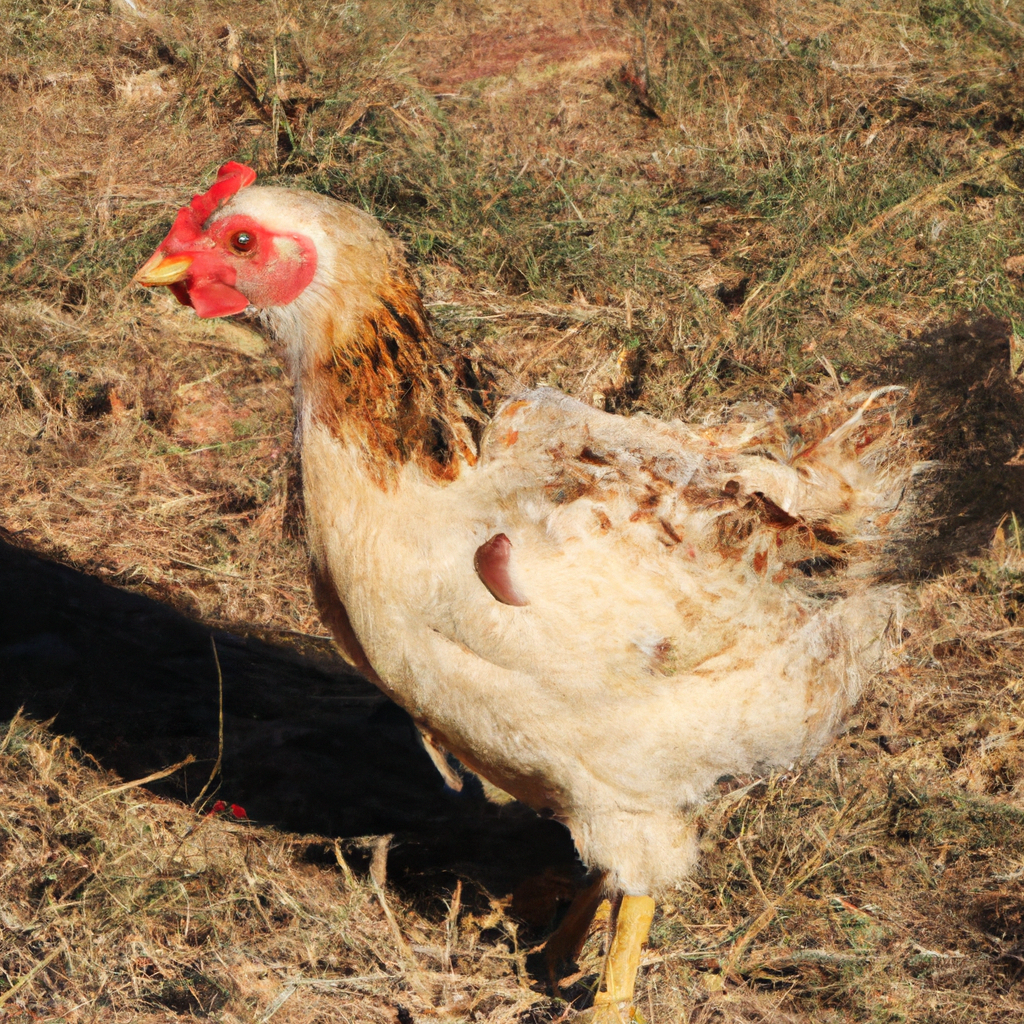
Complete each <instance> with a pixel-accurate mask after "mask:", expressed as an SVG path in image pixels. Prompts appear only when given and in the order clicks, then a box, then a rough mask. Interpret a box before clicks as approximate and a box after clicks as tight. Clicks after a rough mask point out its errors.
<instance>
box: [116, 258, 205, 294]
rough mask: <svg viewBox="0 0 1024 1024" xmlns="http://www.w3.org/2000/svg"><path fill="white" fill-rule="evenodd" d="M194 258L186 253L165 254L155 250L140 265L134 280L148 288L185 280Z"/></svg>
mask: <svg viewBox="0 0 1024 1024" xmlns="http://www.w3.org/2000/svg"><path fill="white" fill-rule="evenodd" d="M194 258H195V257H193V256H188V255H186V254H185V253H181V254H179V255H178V256H165V255H164V254H163V253H161V252H155V253H153V255H152V256H150V257H149V259H148V260H146V262H145V263H143V264H142V266H141V267H139V270H138V273H137V274H136V275H135V277H133V278H132V280H133V281H134V282H135V283H136V284H143V285H145V286H146V287H147V288H155V287H156V286H157V285H161V284H177V282H178V281H184V280H185V278H186V277H187V276H188V271H189V267H191V266H192V260H193V259H194Z"/></svg>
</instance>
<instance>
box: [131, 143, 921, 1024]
mask: <svg viewBox="0 0 1024 1024" xmlns="http://www.w3.org/2000/svg"><path fill="white" fill-rule="evenodd" d="M254 179H255V173H254V172H253V171H251V170H250V169H249V168H246V167H243V166H241V165H239V164H236V163H229V164H226V165H225V166H224V167H222V168H221V170H220V173H219V175H218V177H217V180H216V182H215V184H214V185H213V186H212V188H211V189H210V190H209V191H208V192H207V193H205V194H204V195H201V196H196V197H194V198H193V200H192V202H191V203H190V204H189V205H188V206H186V207H184V208H183V209H182V210H181V211H180V212H179V214H178V216H177V219H176V220H175V222H174V226H173V227H172V229H171V231H170V233H169V234H168V235H167V237H166V238H165V239H164V241H163V242H162V243H161V245H160V247H159V248H158V249H157V251H156V252H155V253H154V255H153V256H152V257H151V259H149V260H148V261H147V262H146V264H145V265H144V266H143V267H142V268H141V269H140V271H139V272H138V274H137V276H136V280H137V281H138V282H139V283H141V284H143V285H146V286H156V285H169V286H170V287H171V289H172V290H173V291H174V294H175V295H176V296H177V298H178V299H179V300H180V301H181V302H183V303H185V304H187V305H190V306H192V307H193V308H194V309H195V311H196V313H198V314H199V315H200V316H203V317H216V316H230V315H232V314H236V313H241V312H243V311H244V310H248V311H249V312H250V313H251V314H255V315H257V316H258V317H259V320H260V321H261V322H262V324H263V326H264V328H265V330H266V333H267V335H268V338H269V339H270V341H271V343H272V345H274V346H275V347H276V351H277V352H278V353H279V354H280V356H281V358H282V359H283V361H284V363H285V364H286V366H287V368H288V370H289V372H290V375H291V379H292V381H293V382H294V388H295V410H296V423H297V426H296V430H297V445H298V449H299V451H300V453H301V460H302V478H303V486H304V497H305V506H306V512H307V517H308V534H309V545H310V554H311V561H312V579H313V586H314V592H315V596H316V600H317V603H318V606H319V608H320V611H321V613H322V616H323V618H324V621H325V622H326V623H327V625H328V626H329V628H330V629H331V631H332V632H333V634H334V636H335V638H336V640H337V643H338V645H339V647H340V649H341V651H342V652H343V653H344V654H345V655H346V657H347V658H348V659H349V660H350V661H351V662H352V663H353V664H354V665H356V666H357V667H358V668H360V669H361V670H362V671H363V672H365V673H366V675H367V676H369V677H370V678H371V679H372V680H374V682H376V683H377V684H378V685H379V686H380V687H381V688H382V689H383V690H384V691H385V692H386V693H387V694H388V695H389V696H390V697H392V698H393V699H394V700H395V701H397V702H398V703H399V704H400V705H401V706H402V707H404V708H405V709H406V710H407V711H408V712H409V714H410V715H411V716H412V717H413V719H415V721H416V722H417V723H418V724H419V726H420V728H421V729H422V730H423V732H424V734H425V735H426V736H427V738H428V740H429V742H430V743H431V745H432V746H433V747H434V748H435V750H437V749H440V750H446V751H450V752H451V753H452V754H454V755H455V757H457V758H458V760H459V761H461V762H462V763H463V764H464V765H466V766H467V767H468V768H470V769H472V770H473V771H475V772H478V773H479V774H480V775H482V776H483V777H484V778H486V779H488V780H490V781H491V782H492V783H494V784H495V785H496V786H499V787H500V788H501V789H503V790H506V791H507V792H509V793H511V794H512V795H513V796H515V797H516V798H518V799H519V800H521V801H523V802H525V803H526V804H528V805H530V806H531V807H533V808H536V809H537V810H538V811H543V812H545V813H549V814H553V815H554V816H555V817H557V818H558V819H559V820H561V821H562V822H564V823H565V824H566V825H567V826H568V828H569V829H570V831H571V832H572V835H573V838H574V840H575V842H576V845H577V848H578V850H579V853H580V856H581V857H582V858H583V860H584V861H585V862H586V863H587V864H588V865H590V866H592V867H593V868H594V869H597V870H598V871H600V872H602V873H603V876H602V877H604V878H605V883H604V884H606V886H607V887H608V888H609V889H610V890H612V891H618V892H622V893H624V895H623V897H622V901H621V904H620V905H619V910H618V916H617V920H616V925H615V932H614V937H613V940H612V943H611V946H610V951H609V954H608V957H607V959H606V963H605V968H604V973H603V977H602V981H601V984H600V987H599V990H598V992H597V995H596V997H595V1009H594V1011H593V1012H594V1019H595V1020H598V1021H618V1020H620V1019H627V1018H628V1017H629V1016H630V1014H631V1013H632V999H633V990H634V979H635V975H636V972H637V965H638V963H639V957H640V949H641V946H642V944H643V943H644V942H645V941H646V937H647V932H648V928H649V926H650V923H651V919H652V915H653V912H654V900H653V898H652V897H653V896H654V895H656V894H658V893H659V892H661V891H662V890H664V889H666V888H667V887H670V886H673V885H675V884H677V883H678V882H680V880H682V879H683V878H685V877H686V875H687V873H688V872H690V870H691V869H692V867H693V865H694V861H695V858H696V855H697V844H696V840H695V833H694V828H693V826H692V824H691V823H690V819H689V818H688V817H687V811H688V810H689V809H691V808H693V807H694V806H695V805H697V804H699V802H700V801H701V800H702V799H703V798H704V797H705V795H706V794H707V792H708V790H709V789H710V787H711V786H712V785H713V784H714V782H715V781H716V780H717V779H719V778H720V777H722V776H725V775H735V774H740V773H748V772H762V771H765V770H767V769H768V768H770V767H771V766H789V765H791V764H793V763H794V762H795V761H798V760H800V759H803V758H807V757H810V756H811V755H813V754H814V753H815V752H816V751H818V750H819V749H820V748H821V747H822V745H823V744H825V743H826V742H827V741H828V740H829V738H830V737H831V736H832V735H833V733H834V731H835V730H836V728H837V726H838V725H839V723H840V721H841V718H842V715H843V713H844V711H846V710H847V709H848V708H849V707H850V705H851V703H852V702H853V701H855V700H856V698H857V696H858V694H859V693H860V690H861V687H862V684H863V680H864V679H865V676H866V675H867V674H869V673H870V672H872V671H873V670H874V669H875V667H876V665H877V664H878V661H879V658H880V656H881V654H882V651H883V647H884V634H885V630H886V625H887V622H888V620H889V617H890V613H891V609H892V607H893V600H894V589H893V587H892V586H891V585H888V584H886V583H884V582H881V581H882V580H883V579H884V577H885V574H886V572H887V566H888V564H889V561H890V555H891V552H892V550H893V549H894V547H895V546H896V545H897V543H898V540H899V536H898V535H899V531H900V529H902V524H903V523H904V521H905V520H906V518H907V508H908V506H909V504H910V500H909V498H907V497H906V495H907V494H908V493H910V491H911V488H910V487H909V484H910V481H911V477H912V475H913V465H912V459H911V458H910V457H909V453H910V451H911V446H910V442H909V441H908V438H907V436H906V431H905V430H904V428H903V427H902V426H901V422H902V421H901V418H900V415H899V413H898V408H899V401H900V398H901V391H900V389H897V388H880V389H877V390H874V391H872V392H870V393H865V394H858V395H848V396H842V395H837V394H833V397H832V398H830V399H827V400H819V401H818V402H817V404H814V403H805V404H806V405H807V407H806V408H804V409H803V410H802V411H800V410H795V409H794V410H793V411H792V412H791V413H790V415H789V417H788V418H787V417H786V416H783V415H782V414H780V413H779V412H777V411H774V410H772V409H761V410H759V411H758V412H757V413H756V414H752V413H750V412H749V411H748V412H747V413H746V414H744V413H742V412H740V413H737V414H733V415H730V416H726V417H723V418H722V419H721V421H720V422H717V423H706V424H703V425H694V426H689V425H686V424H683V423H679V422H673V423H665V422H660V421H658V420H655V419H652V418H650V417H647V416H644V415H635V416H631V417H626V416H615V415H611V414H608V413H605V412H603V411H598V410H597V409H595V408H592V407H590V406H588V405H585V404H582V403H580V402H578V401H576V400H574V399H572V398H570V397H567V396H566V395H564V394H562V393H560V392H559V391H557V390H555V389H553V388H548V387H538V388H536V389H534V390H530V391H523V392H522V393H519V394H513V395H510V396H509V397H508V398H507V400H505V401H504V402H503V404H501V405H500V406H499V407H497V409H496V411H495V413H494V415H493V417H488V415H487V413H486V411H485V409H484V403H483V402H482V400H481V396H480V392H479V388H477V387H474V383H473V381H471V380H468V378H467V375H466V374H463V375H462V378H460V377H459V375H458V374H456V373H455V372H453V371H450V370H447V369H446V368H445V363H446V358H445V354H444V351H443V350H442V348H441V347H440V346H439V344H438V342H437V341H436V340H435V339H434V337H433V336H432V334H431V331H430V327H429V325H428V323H427V320H426V317H425V314H424V310H423V306H422V304H421V300H420V296H419V293H418V290H417V287H416V285H415V283H414V281H413V279H412V277H411V275H410V272H409V269H408V267H407V264H406V262H405V260H404V258H403V255H402V251H401V248H400V245H399V244H398V243H397V242H395V241H394V240H392V239H391V238H389V237H388V236H387V235H386V234H385V233H384V231H383V230H382V229H381V228H380V227H379V225H378V224H377V223H376V221H375V220H374V219H373V218H372V217H370V216H369V215H367V214H366V213H363V212H362V211H360V210H358V209H356V208H354V207H352V206H349V205H347V204H345V203H342V202H338V201H337V200H334V199H332V198H329V197H326V196H322V195H317V194H315V193H312V192H305V191H298V190H294V189H284V188H265V187H249V186H251V184H252V182H253V181H254ZM438 760H441V759H440V757H439V758H438ZM595 891H596V890H592V891H591V893H590V894H589V895H588V899H590V901H591V905H593V895H594V892H595ZM575 916H576V917H577V918H578V917H580V915H579V914H577V915H575ZM585 916H586V915H583V917H584V918H585ZM571 945H572V943H571V942H570V943H569V945H568V946H565V948H566V949H568V948H569V947H571Z"/></svg>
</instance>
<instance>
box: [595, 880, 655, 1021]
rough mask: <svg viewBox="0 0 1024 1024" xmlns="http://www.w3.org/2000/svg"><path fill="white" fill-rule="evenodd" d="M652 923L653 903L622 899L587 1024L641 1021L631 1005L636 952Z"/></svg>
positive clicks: (640, 898) (647, 898)
mask: <svg viewBox="0 0 1024 1024" xmlns="http://www.w3.org/2000/svg"><path fill="white" fill-rule="evenodd" d="M652 920H654V900H653V899H651V897H650V896H629V895H626V896H623V897H622V903H621V904H620V905H619V913H618V917H617V918H616V920H615V931H614V934H613V935H612V941H611V946H610V947H609V949H608V956H607V958H606V959H605V963H604V971H603V972H602V975H601V984H600V985H599V986H598V990H597V995H596V996H594V1008H593V1010H591V1013H590V1015H589V1016H588V1017H587V1018H586V1020H587V1024H628V1022H629V1021H642V1020H643V1017H642V1016H641V1015H640V1013H639V1011H637V1009H636V1007H635V1006H633V988H634V986H635V984H636V972H637V971H638V970H639V968H640V952H641V950H642V949H643V945H644V943H645V942H646V941H647V935H648V933H649V932H650V930H651V921H652Z"/></svg>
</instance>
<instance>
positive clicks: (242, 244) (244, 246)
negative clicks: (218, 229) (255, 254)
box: [229, 231, 256, 253]
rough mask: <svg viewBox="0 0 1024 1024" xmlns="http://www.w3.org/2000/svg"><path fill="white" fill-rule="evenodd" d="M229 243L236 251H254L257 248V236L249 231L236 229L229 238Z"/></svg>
mask: <svg viewBox="0 0 1024 1024" xmlns="http://www.w3.org/2000/svg"><path fill="white" fill-rule="evenodd" d="M229 244H230V245H231V248H232V249H234V250H235V252H241V253H246V252H252V251H253V249H255V248H256V236H255V235H251V234H249V232H248V231H236V232H235V233H234V234H233V235H232V236H231V238H230V239H229Z"/></svg>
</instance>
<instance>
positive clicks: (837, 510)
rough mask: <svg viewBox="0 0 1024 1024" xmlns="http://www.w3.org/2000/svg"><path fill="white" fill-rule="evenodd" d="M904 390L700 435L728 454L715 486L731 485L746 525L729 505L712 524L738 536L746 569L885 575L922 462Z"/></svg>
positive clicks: (848, 398) (880, 391)
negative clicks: (748, 566)
mask: <svg viewBox="0 0 1024 1024" xmlns="http://www.w3.org/2000/svg"><path fill="white" fill-rule="evenodd" d="M906 396H907V392H906V389H905V388H902V387H898V386H890V387H883V388H876V389H874V390H872V391H870V392H860V393H855V394H848V395H843V396H840V397H838V398H833V399H831V400H829V401H826V402H820V401H819V402H816V403H814V404H813V405H810V406H809V407H806V408H805V409H803V410H800V409H791V410H786V411H783V412H773V413H772V414H770V415H768V416H766V417H764V418H762V419H760V421H758V422H751V421H747V422H741V423H736V422H733V423H726V424H722V425H720V426H719V427H716V428H711V429H710V430H709V431H708V432H707V433H706V434H705V437H707V438H708V440H710V441H711V442H712V443H713V444H714V445H715V446H716V447H718V446H722V447H725V446H728V447H730V448H731V450H732V458H731V459H730V460H729V462H730V465H729V466H728V469H726V471H725V473H724V474H723V480H722V484H721V486H722V487H723V488H724V489H726V490H728V489H729V488H730V487H732V488H734V489H736V488H738V491H737V498H739V499H740V503H739V508H740V510H741V511H742V513H743V515H744V517H747V518H748V522H747V523H746V524H745V525H742V526H740V527H739V528H738V524H737V522H736V521H735V520H736V511H735V510H733V511H727V510H723V515H722V516H720V517H719V521H718V522H717V523H716V528H717V530H718V532H719V534H720V536H721V537H723V538H724V539H726V541H727V543H728V542H730V541H731V542H732V546H733V547H735V546H736V540H737V539H738V538H741V537H742V538H743V548H744V549H745V551H744V556H741V557H743V560H744V561H745V562H748V563H749V565H750V567H751V569H752V571H754V572H755V573H756V574H757V575H762V576H764V575H770V576H771V578H772V579H773V581H775V582H781V580H782V579H784V578H786V577H788V576H790V575H797V576H803V577H805V578H815V579H816V580H818V582H820V578H821V577H822V576H823V575H828V576H830V577H832V578H833V579H838V577H839V576H842V577H843V578H844V579H851V578H861V579H864V578H872V577H875V578H877V577H879V576H882V575H885V574H886V573H887V572H888V571H889V569H890V567H891V566H890V562H891V558H890V557H889V556H890V554H891V553H892V552H893V551H894V550H895V547H896V546H897V542H898V540H899V538H900V537H901V536H902V535H903V534H904V532H905V531H906V530H907V528H908V527H909V524H910V521H911V519H912V508H913V506H914V504H915V500H916V491H917V488H916V487H915V486H914V478H915V476H919V475H920V472H921V470H922V469H923V468H924V467H925V466H926V464H923V463H921V462H920V461H919V460H918V458H917V454H918V453H917V451H916V447H915V442H914V439H913V436H912V432H911V429H910V423H909V415H908V413H907V411H906V403H905V401H904V399H905V398H906ZM730 469H731V470H732V472H731V473H729V470H730ZM726 476H728V477H729V479H725V477H726ZM733 481H735V482H733ZM838 570H843V572H842V573H839V572H838Z"/></svg>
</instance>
